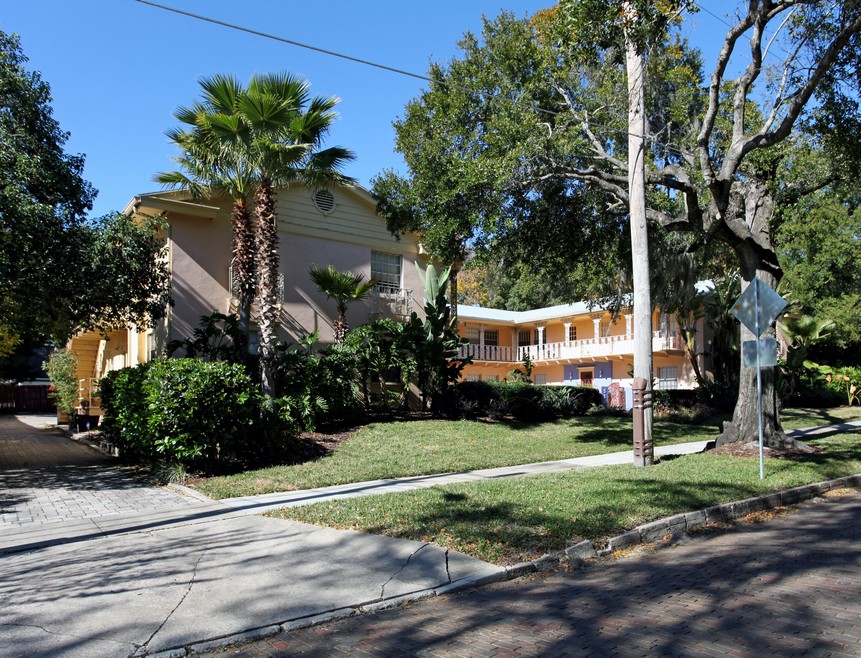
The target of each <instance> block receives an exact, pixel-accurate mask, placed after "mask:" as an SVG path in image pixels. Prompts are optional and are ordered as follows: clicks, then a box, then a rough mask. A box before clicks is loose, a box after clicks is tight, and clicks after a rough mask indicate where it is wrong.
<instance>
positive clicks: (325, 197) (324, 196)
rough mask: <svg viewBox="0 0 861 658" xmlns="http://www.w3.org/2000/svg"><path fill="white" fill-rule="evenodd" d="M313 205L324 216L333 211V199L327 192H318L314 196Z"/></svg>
mask: <svg viewBox="0 0 861 658" xmlns="http://www.w3.org/2000/svg"><path fill="white" fill-rule="evenodd" d="M314 205H315V206H317V210H319V211H320V212H321V213H323V214H324V215H328V214H329V213H330V212H332V211H333V210H334V209H335V197H333V196H332V193H331V192H330V191H329V190H318V191H317V192H316V193H315V194H314Z"/></svg>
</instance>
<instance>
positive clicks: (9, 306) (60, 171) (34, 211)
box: [0, 32, 95, 343]
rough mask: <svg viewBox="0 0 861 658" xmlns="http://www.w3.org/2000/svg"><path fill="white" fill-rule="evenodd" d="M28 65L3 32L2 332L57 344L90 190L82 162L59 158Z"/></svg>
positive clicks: (74, 289) (65, 331)
mask: <svg viewBox="0 0 861 658" xmlns="http://www.w3.org/2000/svg"><path fill="white" fill-rule="evenodd" d="M26 63H27V58H26V57H25V56H24V53H23V52H22V51H21V47H20V43H19V39H18V37H17V36H15V35H9V34H6V33H4V32H0V190H2V194H0V289H2V293H0V326H2V327H3V328H4V329H3V331H4V333H5V334H7V335H13V336H21V337H30V336H32V337H34V338H45V337H53V338H56V339H57V342H60V343H62V342H65V339H66V338H67V337H68V335H69V334H70V333H71V331H72V329H73V328H74V324H75V319H74V318H73V317H70V314H72V313H73V309H74V308H75V306H76V303H77V300H78V295H79V294H80V292H81V290H80V288H81V287H82V286H83V285H84V284H85V283H86V281H85V280H84V279H82V278H81V277H80V276H79V272H78V268H79V267H80V265H81V264H82V262H83V258H82V254H83V252H84V251H85V250H84V249H83V245H82V242H83V240H84V236H85V232H84V230H83V216H84V214H85V213H86V211H87V210H89V209H90V208H92V202H93V198H94V197H95V190H93V188H92V187H91V186H90V185H89V183H87V182H86V181H84V179H83V178H82V177H81V175H82V173H83V169H84V158H83V156H81V155H67V154H66V153H64V152H63V147H64V145H65V143H66V140H67V139H68V133H65V132H63V131H62V130H61V129H60V125H59V124H58V123H57V121H56V120H55V119H54V118H53V116H52V109H51V90H50V87H49V85H48V84H47V83H46V82H44V81H43V80H42V78H41V76H40V75H39V73H38V72H30V71H27V70H26V69H25V65H26Z"/></svg>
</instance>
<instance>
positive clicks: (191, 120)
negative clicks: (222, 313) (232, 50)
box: [154, 75, 257, 341]
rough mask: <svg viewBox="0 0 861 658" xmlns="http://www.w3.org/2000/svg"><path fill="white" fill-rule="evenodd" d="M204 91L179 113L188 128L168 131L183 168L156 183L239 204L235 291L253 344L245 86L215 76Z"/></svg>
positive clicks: (203, 83)
mask: <svg viewBox="0 0 861 658" xmlns="http://www.w3.org/2000/svg"><path fill="white" fill-rule="evenodd" d="M200 87H201V90H202V99H201V100H199V101H197V102H196V103H195V104H194V105H192V106H191V107H190V108H186V107H179V108H178V109H177V110H176V112H174V116H175V117H176V118H177V119H178V120H179V121H180V122H181V123H182V124H184V127H183V128H175V129H172V130H169V131H167V133H166V134H167V136H168V138H169V139H170V140H171V141H172V142H173V143H174V144H176V146H177V147H179V149H180V154H179V155H178V156H177V157H175V158H174V160H175V161H176V162H177V163H178V164H179V169H178V170H175V171H169V172H160V173H158V174H157V175H156V176H155V178H154V180H155V181H156V182H158V183H161V184H163V185H164V186H165V187H169V188H173V189H183V190H187V191H189V192H190V193H191V195H192V198H194V199H201V198H206V197H210V196H213V195H217V194H224V195H226V196H228V197H230V199H232V200H233V210H232V212H231V216H230V219H231V226H232V228H233V258H232V262H231V272H232V273H233V278H234V282H233V283H234V290H231V293H233V292H235V293H236V296H237V298H238V307H239V313H238V316H239V328H240V331H241V333H242V335H243V336H244V337H245V339H246V341H247V338H248V330H249V324H250V318H251V304H252V302H253V300H254V294H255V292H256V288H257V276H256V267H255V255H256V254H255V247H254V241H255V240H254V230H253V226H252V223H251V212H250V209H249V206H248V200H249V198H250V197H251V193H252V192H253V190H254V185H255V182H256V179H255V172H254V171H253V169H252V168H251V167H249V166H248V163H249V158H248V150H249V149H248V141H249V137H250V133H249V131H248V129H247V127H246V126H245V124H244V122H242V121H241V120H240V119H239V115H238V109H239V107H238V106H239V98H240V97H241V95H242V85H241V84H240V83H239V82H238V81H237V80H235V79H234V78H232V77H231V76H225V75H215V76H213V77H211V78H202V79H201V80H200Z"/></svg>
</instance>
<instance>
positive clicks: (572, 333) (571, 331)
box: [568, 326, 577, 340]
mask: <svg viewBox="0 0 861 658" xmlns="http://www.w3.org/2000/svg"><path fill="white" fill-rule="evenodd" d="M568 340H577V327H574V326H571V327H568Z"/></svg>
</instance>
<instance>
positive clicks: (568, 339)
mask: <svg viewBox="0 0 861 658" xmlns="http://www.w3.org/2000/svg"><path fill="white" fill-rule="evenodd" d="M562 326H563V327H565V347H571V323H570V322H565V323H563V324H562Z"/></svg>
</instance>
